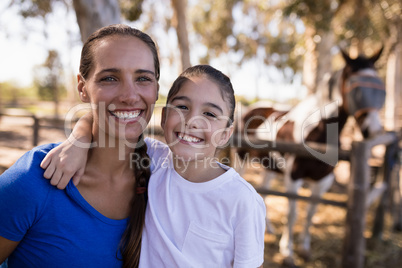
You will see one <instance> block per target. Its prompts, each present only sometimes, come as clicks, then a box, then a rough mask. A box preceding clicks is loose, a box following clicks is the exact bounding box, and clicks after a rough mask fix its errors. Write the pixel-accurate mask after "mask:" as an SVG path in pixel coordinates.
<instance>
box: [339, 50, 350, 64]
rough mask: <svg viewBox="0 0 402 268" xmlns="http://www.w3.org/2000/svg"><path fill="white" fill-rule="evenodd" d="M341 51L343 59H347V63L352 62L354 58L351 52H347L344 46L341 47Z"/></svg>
mask: <svg viewBox="0 0 402 268" xmlns="http://www.w3.org/2000/svg"><path fill="white" fill-rule="evenodd" d="M339 49H340V51H341V53H342V57H343V59H344V60H345V61H346V63H347V64H349V63H350V62H352V59H351V58H350V57H349V54H348V53H346V51H345V50H344V49H342V48H339Z"/></svg>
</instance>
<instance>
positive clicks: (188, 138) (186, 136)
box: [178, 133, 201, 142]
mask: <svg viewBox="0 0 402 268" xmlns="http://www.w3.org/2000/svg"><path fill="white" fill-rule="evenodd" d="M178 137H179V139H181V140H184V141H187V142H200V141H201V139H199V138H196V137H192V136H188V135H185V134H183V133H179V134H178Z"/></svg>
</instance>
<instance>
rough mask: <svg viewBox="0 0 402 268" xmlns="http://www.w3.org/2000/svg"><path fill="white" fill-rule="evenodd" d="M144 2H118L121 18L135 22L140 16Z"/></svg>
mask: <svg viewBox="0 0 402 268" xmlns="http://www.w3.org/2000/svg"><path fill="white" fill-rule="evenodd" d="M143 2H144V0H119V3H120V10H121V14H122V16H123V17H124V18H125V19H127V20H129V21H136V20H138V19H139V18H140V16H141V14H142V3H143Z"/></svg>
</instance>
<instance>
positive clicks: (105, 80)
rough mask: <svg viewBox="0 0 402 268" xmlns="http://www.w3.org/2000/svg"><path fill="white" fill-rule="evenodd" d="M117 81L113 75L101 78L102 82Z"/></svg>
mask: <svg viewBox="0 0 402 268" xmlns="http://www.w3.org/2000/svg"><path fill="white" fill-rule="evenodd" d="M114 81H117V80H116V79H115V78H114V77H112V76H107V77H104V78H102V79H101V82H114Z"/></svg>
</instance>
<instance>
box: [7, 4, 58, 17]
mask: <svg viewBox="0 0 402 268" xmlns="http://www.w3.org/2000/svg"><path fill="white" fill-rule="evenodd" d="M56 2H61V3H65V1H64V0H13V1H12V2H11V4H12V5H16V6H18V7H19V8H20V14H21V16H23V17H24V18H28V17H45V16H46V15H47V14H48V13H51V12H52V11H53V7H52V5H53V4H54V3H56Z"/></svg>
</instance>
